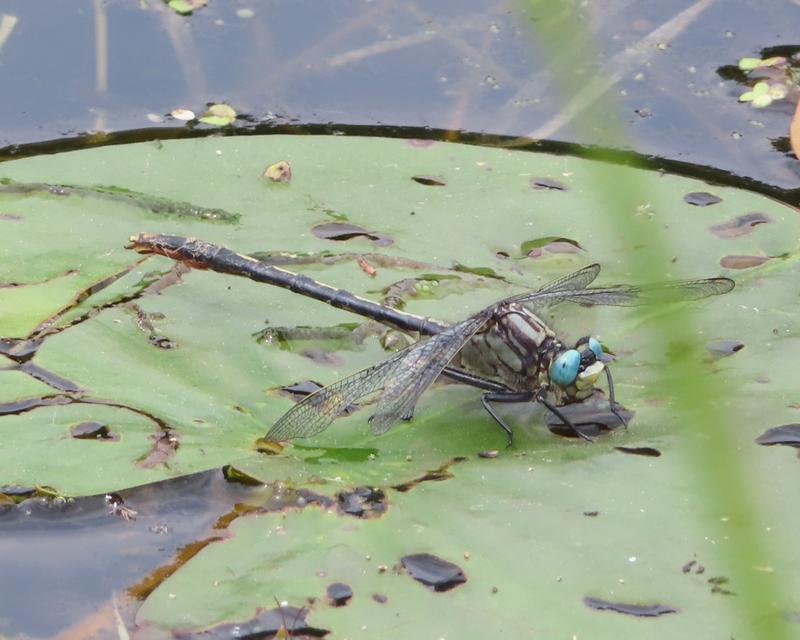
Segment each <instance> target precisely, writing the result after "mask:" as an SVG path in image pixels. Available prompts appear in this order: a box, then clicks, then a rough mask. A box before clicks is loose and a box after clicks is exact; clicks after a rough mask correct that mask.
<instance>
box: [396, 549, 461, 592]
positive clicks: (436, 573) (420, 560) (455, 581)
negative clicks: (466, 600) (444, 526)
mask: <svg viewBox="0 0 800 640" xmlns="http://www.w3.org/2000/svg"><path fill="white" fill-rule="evenodd" d="M400 562H402V564H403V566H404V567H405V569H406V571H408V573H409V575H411V577H412V578H414V580H417V581H419V582H421V583H422V584H424V585H425V586H428V587H433V590H434V591H448V590H450V589H452V588H453V587H457V586H458V585H460V584H462V583H464V582H466V581H467V577H466V576H465V575H464V572H463V571H462V570H461V568H460V567H459V566H458V565H456V564H453V563H452V562H448V561H447V560H442V559H441V558H439V557H437V556H435V555H433V554H430V553H414V554H411V555H408V556H403V557H402V558H401V559H400Z"/></svg>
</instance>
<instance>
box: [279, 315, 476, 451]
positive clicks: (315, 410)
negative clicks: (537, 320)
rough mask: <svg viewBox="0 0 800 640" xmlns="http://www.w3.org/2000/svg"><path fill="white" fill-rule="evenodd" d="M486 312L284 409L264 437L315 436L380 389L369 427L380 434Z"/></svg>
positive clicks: (404, 410)
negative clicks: (379, 395)
mask: <svg viewBox="0 0 800 640" xmlns="http://www.w3.org/2000/svg"><path fill="white" fill-rule="evenodd" d="M488 309H489V308H487V309H484V310H483V311H481V312H479V313H478V314H476V315H474V316H471V317H470V318H468V319H467V320H464V321H463V322H460V323H458V324H455V325H453V326H452V327H449V328H448V329H446V330H445V331H443V332H441V333H438V334H436V335H435V336H433V337H431V338H428V339H427V340H423V341H421V342H417V343H416V344H413V345H411V346H410V347H407V348H406V349H403V350H402V351H398V352H397V353H396V354H394V355H393V356H391V357H390V358H388V359H386V360H384V361H383V362H379V363H378V364H376V365H373V366H371V367H367V368H366V369H362V370H361V371H359V372H357V373H354V374H353V375H352V376H349V377H347V378H343V379H342V380H339V381H337V382H334V383H333V384H330V385H328V386H327V387H323V388H322V389H319V390H318V391H315V392H314V393H312V394H310V395H309V396H307V397H306V398H304V399H303V400H302V401H301V402H299V403H298V404H296V405H295V406H294V407H292V408H291V409H289V411H287V412H286V413H285V414H284V415H283V416H282V417H281V418H280V419H279V420H278V421H277V422H276V423H275V424H274V425H273V426H272V428H271V429H270V430H269V432H268V433H267V435H266V436H265V438H266V439H267V440H270V441H272V442H277V441H281V440H291V439H293V438H309V437H311V436H314V435H316V434H318V433H321V432H322V431H324V430H325V429H327V428H328V426H329V425H330V424H331V422H333V421H334V419H336V417H337V416H338V415H339V414H340V413H342V411H344V410H345V409H346V408H347V407H348V406H350V405H351V404H353V403H354V402H355V401H356V400H358V399H359V398H363V397H364V396H367V395H369V394H371V393H374V392H376V391H378V390H381V389H383V393H382V394H381V397H380V400H379V401H378V407H377V410H376V412H375V415H373V416H372V417H371V418H370V423H371V425H372V430H373V432H375V433H377V434H380V433H385V432H386V431H388V430H389V428H390V427H391V426H392V425H393V424H394V423H395V422H397V421H398V420H399V419H400V418H402V417H403V416H406V415H410V414H411V412H412V411H413V408H414V406H415V405H416V403H417V400H418V399H419V397H420V396H421V395H422V394H423V393H424V392H425V390H426V389H427V388H428V387H429V386H430V385H431V384H432V383H433V381H434V380H435V379H436V377H437V376H438V375H439V373H441V370H442V369H443V368H444V367H445V366H447V363H448V362H450V360H451V359H452V358H453V356H454V355H455V354H456V353H458V351H459V350H460V349H461V347H463V346H464V343H465V342H466V341H467V340H469V338H471V337H472V336H473V335H474V334H475V332H476V331H478V329H480V328H481V326H482V325H483V324H484V323H485V322H486V316H487V313H488Z"/></svg>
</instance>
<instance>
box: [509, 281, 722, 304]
mask: <svg viewBox="0 0 800 640" xmlns="http://www.w3.org/2000/svg"><path fill="white" fill-rule="evenodd" d="M734 284H735V283H734V282H733V280H731V279H730V278H706V279H702V280H679V281H675V282H661V283H657V284H650V285H642V286H628V285H617V286H611V287H596V288H591V289H582V290H581V289H578V290H562V291H531V292H529V293H523V294H520V295H518V296H512V297H511V298H508V299H507V300H506V301H505V302H519V303H522V304H526V305H527V304H536V305H537V306H538V305H539V304H542V303H543V304H547V305H549V304H556V303H557V302H575V303H577V304H583V305H611V306H622V307H633V306H638V305H645V304H666V303H670V302H681V301H687V300H700V299H702V298H708V297H709V296H718V295H722V294H723V293H728V292H729V291H730V290H731V289H733V287H734Z"/></svg>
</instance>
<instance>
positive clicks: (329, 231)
mask: <svg viewBox="0 0 800 640" xmlns="http://www.w3.org/2000/svg"><path fill="white" fill-rule="evenodd" d="M311 233H313V234H314V235H315V236H317V238H322V239H323V240H336V241H337V242H345V241H347V240H352V239H353V238H367V239H368V240H371V241H372V242H374V243H375V244H376V245H378V246H381V247H385V246H388V245H390V244H392V243H393V242H394V240H392V239H391V238H390V237H389V236H386V235H382V234H380V233H375V232H373V231H367V230H366V229H365V228H364V227H359V226H358V225H357V224H352V223H350V222H323V223H322V224H316V225H314V226H313V227H311Z"/></svg>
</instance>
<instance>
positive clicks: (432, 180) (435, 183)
mask: <svg viewBox="0 0 800 640" xmlns="http://www.w3.org/2000/svg"><path fill="white" fill-rule="evenodd" d="M411 179H412V180H413V181H414V182H419V183H420V184H424V185H425V186H426V187H445V186H447V182H446V181H445V179H444V178H440V177H438V176H412V177H411Z"/></svg>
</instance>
